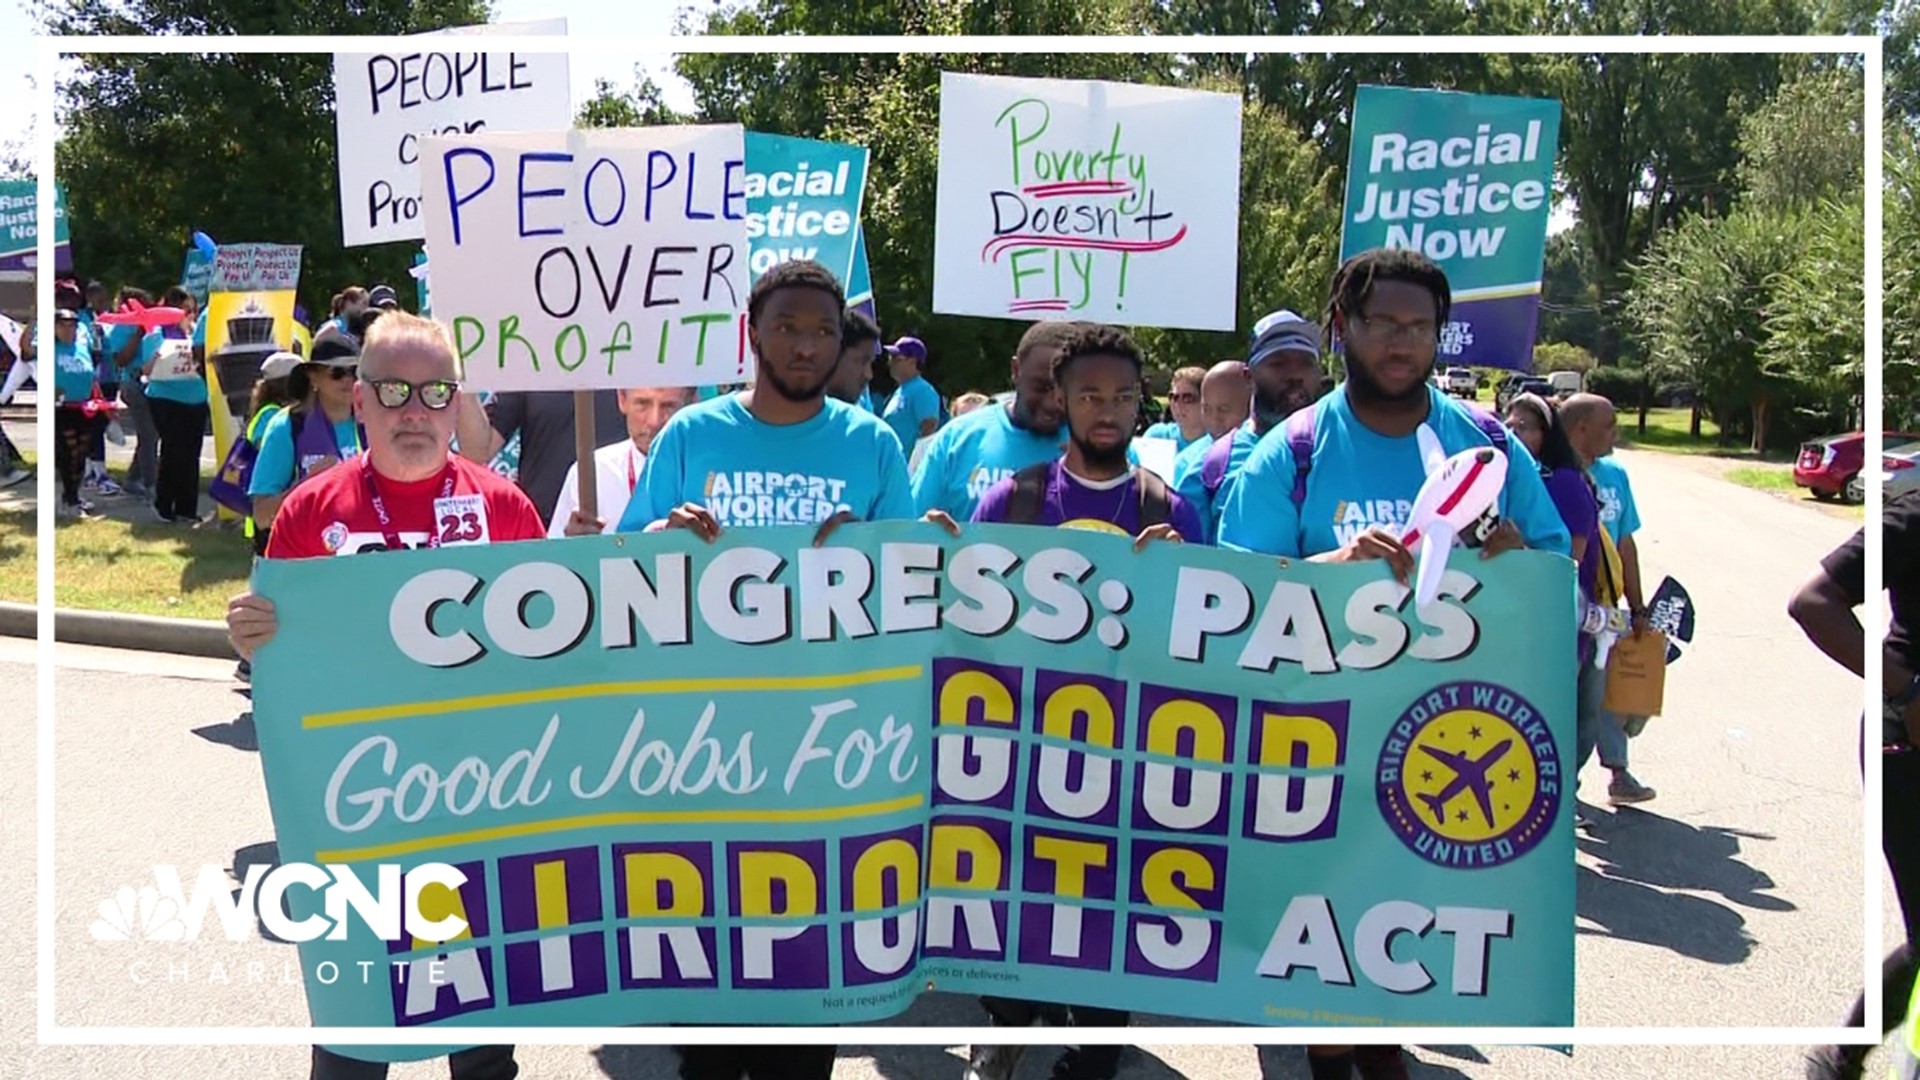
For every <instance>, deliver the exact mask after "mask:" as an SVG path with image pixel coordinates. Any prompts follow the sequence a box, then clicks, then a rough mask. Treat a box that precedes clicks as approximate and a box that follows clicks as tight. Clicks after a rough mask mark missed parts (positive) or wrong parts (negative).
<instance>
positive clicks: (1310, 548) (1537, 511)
mask: <svg viewBox="0 0 1920 1080" xmlns="http://www.w3.org/2000/svg"><path fill="white" fill-rule="evenodd" d="M1427 395H1428V399H1429V401H1430V403H1431V405H1430V411H1429V412H1428V414H1427V420H1426V426H1427V427H1429V428H1431V429H1432V431H1433V433H1434V435H1435V436H1436V437H1437V438H1438V439H1439V440H1440V446H1441V448H1442V449H1443V450H1444V451H1445V452H1446V453H1447V454H1449V455H1452V454H1457V453H1459V452H1460V451H1462V450H1469V449H1472V448H1473V447H1476V446H1486V445H1489V443H1488V439H1487V436H1486V434H1485V433H1484V432H1482V431H1481V430H1480V428H1479V425H1477V424H1475V423H1474V421H1473V417H1472V416H1471V415H1470V414H1469V413H1468V412H1467V407H1466V406H1465V405H1462V404H1459V403H1457V402H1455V401H1454V400H1452V399H1451V398H1448V397H1446V396H1445V395H1443V394H1441V393H1440V391H1439V390H1437V389H1435V388H1434V387H1431V386H1429V387H1427ZM1309 407H1310V408H1312V409H1314V410H1315V419H1314V433H1313V437H1314V450H1315V453H1314V458H1313V463H1312V469H1311V471H1310V472H1309V473H1308V474H1307V492H1306V499H1305V501H1304V503H1303V505H1302V506H1301V507H1300V508H1299V509H1297V510H1296V509H1295V507H1294V505H1293V485H1294V463H1293V451H1292V449H1291V448H1290V447H1289V446H1288V441H1289V440H1288V439H1287V437H1286V431H1285V429H1284V428H1280V429H1276V430H1274V431H1270V432H1268V436H1269V437H1268V438H1265V439H1262V440H1260V444H1259V445H1258V446H1256V447H1254V450H1253V453H1252V454H1250V455H1249V456H1248V457H1247V463H1246V465H1245V466H1243V467H1242V469H1241V471H1240V476H1239V480H1238V482H1237V483H1235V484H1234V486H1233V491H1232V492H1231V493H1230V494H1229V495H1228V496H1227V498H1226V500H1225V506H1224V508H1223V509H1222V511H1221V514H1220V537H1219V544H1220V546H1221V547H1226V548H1232V549H1234V550H1236V551H1251V552H1255V553H1258V554H1263V555H1284V556H1289V557H1293V558H1308V557H1311V556H1314V555H1319V554H1322V553H1325V552H1329V551H1337V550H1339V549H1340V548H1343V547H1345V546H1346V545H1347V544H1348V543H1349V542H1350V541H1352V540H1353V538H1354V537H1356V536H1358V535H1360V534H1361V533H1363V532H1365V531H1367V530H1368V529H1371V528H1375V527H1379V528H1383V529H1387V530H1390V531H1395V532H1397V531H1399V530H1400V529H1401V528H1402V527H1404V526H1405V525H1406V523H1407V516H1408V515H1409V514H1411V513H1412V512H1413V499H1414V496H1416V495H1418V494H1419V493H1420V485H1421V484H1423V483H1425V482H1426V478H1427V470H1426V463H1425V462H1424V461H1423V460H1422V459H1421V456H1420V441H1419V438H1418V436H1417V434H1408V435H1403V436H1400V437H1398V438H1389V437H1387V436H1385V435H1381V434H1379V433H1377V432H1375V431H1373V430H1371V429H1369V428H1368V427H1367V426H1366V425H1364V424H1362V423H1361V422H1360V421H1359V419H1358V418H1356V417H1355V416H1354V415H1353V410H1352V408H1351V407H1350V406H1349V405H1348V404H1347V394H1346V390H1345V388H1344V387H1343V388H1341V389H1339V390H1336V391H1334V392H1333V393H1331V394H1328V395H1327V396H1326V397H1323V398H1321V399H1320V400H1319V402H1317V403H1316V404H1314V405H1312V406H1309ZM1506 459H1507V461H1506V466H1507V480H1506V486H1505V487H1504V488H1502V489H1501V492H1500V502H1499V512H1500V516H1501V517H1503V518H1506V519H1507V520H1509V521H1511V522H1513V524H1514V526H1515V527H1516V528H1518V529H1519V530H1520V535H1521V537H1522V538H1523V539H1524V540H1525V542H1526V545H1527V546H1528V547H1530V548H1534V549H1536V550H1541V551H1552V552H1555V553H1557V554H1561V555H1567V556H1569V557H1571V554H1572V550H1573V549H1572V544H1571V541H1570V540H1569V538H1568V535H1567V527H1566V525H1565V524H1564V523H1563V522H1562V521H1561V520H1560V513H1559V511H1557V510H1555V509H1554V506H1553V500H1552V499H1551V498H1549V497H1548V495H1547V488H1546V484H1545V483H1544V482H1542V481H1541V479H1540V466H1539V464H1538V463H1537V462H1535V461H1534V458H1533V455H1532V454H1531V453H1529V452H1528V451H1527V448H1526V445H1525V444H1523V443H1522V442H1521V441H1520V440H1519V439H1517V438H1509V439H1507V451H1506Z"/></svg>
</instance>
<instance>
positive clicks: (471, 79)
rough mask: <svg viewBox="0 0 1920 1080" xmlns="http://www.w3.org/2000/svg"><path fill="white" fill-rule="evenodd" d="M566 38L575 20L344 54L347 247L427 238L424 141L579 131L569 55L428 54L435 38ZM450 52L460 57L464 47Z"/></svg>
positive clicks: (340, 78)
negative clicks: (393, 50) (414, 48)
mask: <svg viewBox="0 0 1920 1080" xmlns="http://www.w3.org/2000/svg"><path fill="white" fill-rule="evenodd" d="M566 33H567V20H565V19H540V20H535V21H532V22H521V23H492V24H487V25H481V26H463V27H459V28H457V29H452V30H443V31H437V32H435V33H432V34H421V35H419V38H420V48H421V49H422V50H423V51H420V52H410V53H406V54H404V55H399V56H390V55H387V54H384V53H336V54H335V55H334V58H333V90H334V107H333V113H334V127H335V130H336V132H337V140H338V144H339V157H340V226H341V232H342V234H343V237H344V240H343V242H344V244H345V245H346V246H347V247H359V246H361V245H363V244H382V243H386V242H388V241H391V240H418V239H420V237H421V235H422V232H421V225H420V209H421V207H420V176H421V173H420V160H421V151H420V140H421V139H422V138H423V137H425V136H427V135H445V134H468V133H471V132H476V131H555V130H559V129H562V128H566V127H570V126H571V125H572V124H573V94H572V91H571V89H570V88H569V85H568V83H567V54H566V53H565V52H553V53H532V54H526V53H483V52H455V51H449V52H426V51H424V50H426V49H429V48H432V47H434V46H435V45H441V42H438V41H436V40H434V39H436V38H441V37H445V36H448V35H462V34H508V35H526V36H534V35H542V36H544V35H553V36H555V37H561V38H564V37H565V36H566ZM442 47H444V48H447V49H457V48H458V43H457V42H447V43H445V44H444V45H443V46H442ZM565 47H566V46H565V42H559V43H556V48H560V49H564V48H565Z"/></svg>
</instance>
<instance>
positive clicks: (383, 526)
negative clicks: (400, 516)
mask: <svg viewBox="0 0 1920 1080" xmlns="http://www.w3.org/2000/svg"><path fill="white" fill-rule="evenodd" d="M361 460H363V461H364V460H365V459H364V458H363V459H361ZM360 475H361V476H362V477H363V478H364V479H365V480H366V482H367V498H368V499H369V500H371V501H372V503H373V513H374V516H375V517H378V518H379V519H380V537H381V539H383V540H385V541H386V542H387V550H388V551H404V550H405V546H404V545H403V544H401V543H400V532H399V530H397V529H395V528H394V527H393V518H392V517H390V516H389V515H388V514H387V504H386V501H385V500H384V499H382V498H381V497H380V481H378V480H376V479H374V475H373V466H372V465H371V464H365V465H363V466H362V467H361V470H360ZM441 475H442V476H443V477H444V478H445V479H443V480H442V481H441V484H440V496H439V497H440V498H442V499H446V498H450V497H451V496H452V495H453V477H454V472H453V462H451V461H449V462H447V469H446V472H444V473H442V474H441ZM439 546H440V530H439V529H438V528H436V527H435V525H434V524H429V525H428V526H427V547H428V548H429V549H431V548H437V547H439Z"/></svg>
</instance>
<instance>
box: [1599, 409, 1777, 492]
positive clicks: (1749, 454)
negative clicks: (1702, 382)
mask: <svg viewBox="0 0 1920 1080" xmlns="http://www.w3.org/2000/svg"><path fill="white" fill-rule="evenodd" d="M1692 415H1693V414H1692V411H1691V410H1688V409H1648V410H1647V430H1646V432H1645V433H1644V434H1643V433H1642V432H1641V431H1640V414H1639V412H1637V411H1635V410H1631V409H1622V410H1621V411H1620V413H1619V423H1620V445H1621V446H1625V447H1628V448H1629V449H1633V450H1658V451H1661V452H1663V453H1668V454H1700V455H1704V456H1706V457H1717V458H1728V459H1731V460H1735V461H1754V462H1773V463H1776V464H1791V463H1792V462H1793V458H1794V452H1793V451H1792V450H1769V451H1767V452H1766V453H1762V454H1756V453H1754V452H1753V451H1752V450H1751V449H1748V448H1747V447H1746V446H1743V445H1740V444H1738V443H1734V444H1731V445H1727V446H1722V445H1720V442H1719V436H1720V428H1719V426H1718V425H1716V424H1715V423H1714V422H1713V421H1712V420H1710V419H1708V418H1706V417H1704V416H1703V417H1701V418H1700V437H1699V438H1697V439H1696V438H1694V437H1693V434H1692V432H1691V430H1690V424H1691V422H1692V419H1691V418H1692ZM1788 483H1789V486H1791V483H1792V481H1791V480H1789V481H1788Z"/></svg>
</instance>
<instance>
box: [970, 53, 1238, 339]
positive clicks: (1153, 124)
mask: <svg viewBox="0 0 1920 1080" xmlns="http://www.w3.org/2000/svg"><path fill="white" fill-rule="evenodd" d="M1239 207H1240V98H1239V96H1238V95H1234V94H1214V93H1205V92H1201V91H1196V90H1175V89H1170V88H1167V87H1161V86H1135V85H1133V84H1131V83H1110V82H1083V81H1079V80H1071V79H1018V78H1006V77H1001V76H990V75H959V74H955V73H953V72H950V71H949V72H942V73H941V75H940V175H939V189H938V192H937V194H936V198H935V211H934V222H935V229H934V244H933V247H934V257H933V267H934V271H933V310H935V311H937V312H941V313H944V314H949V315H985V316H990V317H996V318H1002V319H1057V318H1073V319H1087V320H1092V321H1095V322H1109V323H1121V324H1125V325H1130V326H1166V327H1177V328H1184V329H1191V330H1232V329H1233V328H1234V319H1235V307H1234V298H1235V295H1236V293H1235V288H1236V286H1237V283H1238V276H1239V261H1240V215H1239Z"/></svg>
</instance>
